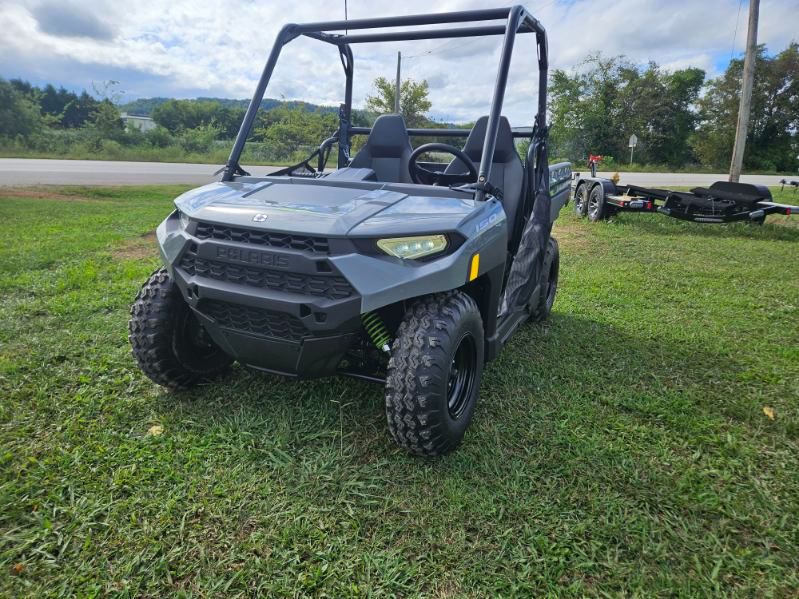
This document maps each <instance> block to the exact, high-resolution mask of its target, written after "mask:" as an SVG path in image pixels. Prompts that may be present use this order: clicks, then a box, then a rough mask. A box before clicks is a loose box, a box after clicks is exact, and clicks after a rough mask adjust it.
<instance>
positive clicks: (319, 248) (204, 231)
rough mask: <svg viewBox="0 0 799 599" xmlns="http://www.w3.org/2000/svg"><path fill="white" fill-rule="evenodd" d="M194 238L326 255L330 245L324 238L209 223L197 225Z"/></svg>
mask: <svg viewBox="0 0 799 599" xmlns="http://www.w3.org/2000/svg"><path fill="white" fill-rule="evenodd" d="M194 236H195V237H197V238H198V239H219V240H221V241H235V242H237V243H249V244H252V245H262V246H267V247H273V248H284V249H289V250H299V251H301V252H308V253H310V254H327V253H329V252H330V245H329V244H328V241H327V239H325V238H324V237H308V236H307V235H288V234H285V233H270V232H268V231H258V230H257V229H256V230H254V229H240V228H238V227H228V226H225V225H213V224H211V223H197V230H196V231H195V233H194Z"/></svg>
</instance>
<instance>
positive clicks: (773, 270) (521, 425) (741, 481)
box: [0, 188, 799, 597]
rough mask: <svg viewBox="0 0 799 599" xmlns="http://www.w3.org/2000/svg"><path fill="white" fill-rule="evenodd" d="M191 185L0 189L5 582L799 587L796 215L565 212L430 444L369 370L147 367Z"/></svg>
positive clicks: (21, 588) (177, 587)
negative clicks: (346, 375) (149, 293)
mask: <svg viewBox="0 0 799 599" xmlns="http://www.w3.org/2000/svg"><path fill="white" fill-rule="evenodd" d="M179 191H180V188H126V189H76V188H73V189H69V188H66V189H47V190H41V189H40V190H15V191H14V190H5V191H4V190H0V217H1V218H2V224H3V227H2V229H0V597H17V596H29V597H48V596H78V597H93V596H131V597H133V596H135V597H166V596H173V595H177V596H185V597H188V596H192V597H237V596H242V597H254V596H259V595H261V596H278V597H282V596H307V595H311V596H329V597H350V596H353V597H355V596H428V597H470V596H473V597H484V596H489V595H502V596H525V597H526V596H540V595H544V594H551V595H554V594H558V595H564V596H569V595H571V596H583V595H612V596H617V595H638V596H642V597H644V596H646V597H649V596H655V595H662V596H674V595H682V596H707V595H713V594H719V595H721V594H738V595H740V596H783V597H788V596H796V595H797V594H799V227H797V226H796V225H797V224H799V219H796V218H795V217H794V221H793V222H792V223H788V222H787V219H786V218H771V217H770V219H769V222H770V223H774V224H766V225H764V226H762V227H757V226H746V225H740V226H723V227H718V226H701V225H694V224H685V223H680V222H678V221H675V220H671V219H666V218H663V217H658V216H645V215H627V216H623V217H620V218H617V219H616V220H615V221H614V222H611V223H601V224H598V225H590V224H588V223H587V222H584V221H578V220H576V219H575V218H574V217H573V216H572V215H571V213H569V214H566V213H565V212H564V215H563V217H562V218H561V220H560V221H558V223H557V225H556V228H555V235H556V236H557V237H558V238H559V240H560V242H561V253H562V271H561V287H560V293H559V296H558V300H557V302H556V305H555V311H554V314H553V317H552V319H551V321H550V322H548V323H547V324H544V325H540V326H538V325H530V326H528V327H526V328H524V329H523V330H522V331H521V332H520V333H519V334H518V335H517V336H516V337H515V338H514V339H513V340H512V342H511V343H510V345H509V346H507V347H506V348H505V350H504V351H503V353H502V354H501V356H500V357H499V359H498V360H497V361H496V362H494V363H492V364H491V365H490V366H489V367H488V369H487V371H486V374H485V376H484V384H483V389H482V396H481V402H480V404H479V405H478V408H477V412H476V416H475V420H474V422H473V425H472V427H471V429H470V431H469V433H468V434H467V438H466V443H465V445H464V446H463V447H462V448H461V449H460V450H459V451H458V452H456V453H455V454H452V455H450V456H447V457H445V458H443V459H438V460H420V459H415V458H411V457H408V456H406V455H405V454H403V453H402V452H400V451H399V450H397V449H396V448H395V447H394V446H393V444H392V442H391V441H390V439H389V437H388V435H387V433H386V430H385V426H384V421H383V419H384V416H383V407H382V401H383V400H382V394H381V390H380V388H379V387H377V386H373V385H370V384H367V383H360V382H355V381H351V380H343V379H342V380H338V379H335V380H328V381H322V382H305V383H291V382H287V381H284V380H280V379H277V378H272V377H268V376H263V375H258V374H255V373H251V372H248V371H245V370H243V369H241V368H234V369H233V371H232V372H231V373H230V374H229V375H228V376H227V377H226V378H225V379H224V380H221V381H219V382H218V383H216V384H213V385H208V386H205V387H203V388H201V389H198V390H197V391H196V392H193V393H190V394H171V393H167V392H165V391H163V390H161V389H159V388H157V387H156V386H154V385H153V384H151V383H150V382H149V381H148V380H146V379H145V378H144V377H143V376H142V375H141V374H140V373H139V372H138V371H137V370H136V368H135V366H134V362H133V359H132V357H131V355H130V351H129V347H128V343H127V338H126V335H127V332H126V322H127V317H128V312H127V310H128V305H129V304H130V302H131V301H132V299H133V297H134V295H135V294H136V291H137V289H138V287H139V285H140V284H141V282H142V281H143V280H144V279H145V278H146V277H147V275H148V274H149V273H150V271H152V270H153V269H154V268H155V267H156V266H157V265H158V260H157V258H156V252H155V249H154V240H153V238H152V235H151V232H152V231H153V229H154V227H155V225H156V224H157V222H158V221H159V220H160V219H161V218H162V217H163V216H165V215H166V213H167V212H168V211H169V210H170V198H172V197H174V196H175V195H176V194H177V193H178V192H179ZM783 199H785V200H786V201H790V200H791V199H792V196H791V194H789V193H786V194H784V198H783ZM764 408H766V410H765V412H764ZM766 412H768V413H769V414H771V415H772V416H773V419H772V418H771V417H769V415H768V414H766ZM159 432H160V433H161V434H157V433H159ZM154 433H156V434H154Z"/></svg>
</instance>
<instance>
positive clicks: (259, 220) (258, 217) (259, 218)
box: [252, 213, 269, 223]
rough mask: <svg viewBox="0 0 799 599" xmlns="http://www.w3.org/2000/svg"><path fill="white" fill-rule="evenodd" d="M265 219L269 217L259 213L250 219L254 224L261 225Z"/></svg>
mask: <svg viewBox="0 0 799 599" xmlns="http://www.w3.org/2000/svg"><path fill="white" fill-rule="evenodd" d="M267 218H269V215H268V214H261V213H259V214H256V215H255V216H253V217H252V220H253V221H254V222H256V223H262V222H264V221H265V220H266V219H267Z"/></svg>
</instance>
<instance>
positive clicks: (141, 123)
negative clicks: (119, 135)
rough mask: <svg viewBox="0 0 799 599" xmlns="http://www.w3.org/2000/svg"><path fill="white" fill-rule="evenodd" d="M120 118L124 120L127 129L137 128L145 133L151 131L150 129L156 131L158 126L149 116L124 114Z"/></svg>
mask: <svg viewBox="0 0 799 599" xmlns="http://www.w3.org/2000/svg"><path fill="white" fill-rule="evenodd" d="M119 117H120V118H121V119H122V122H123V123H125V128H126V129H133V128H136V129H138V130H139V131H141V132H145V131H149V130H150V129H155V128H156V126H157V125H156V124H155V121H154V120H153V119H151V118H150V117H148V116H138V115H135V114H128V113H127V112H123V113H122V114H120V115H119Z"/></svg>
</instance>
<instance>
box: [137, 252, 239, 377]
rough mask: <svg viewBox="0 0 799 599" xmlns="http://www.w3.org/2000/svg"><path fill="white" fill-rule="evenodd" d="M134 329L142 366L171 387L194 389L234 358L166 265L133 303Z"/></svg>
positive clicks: (145, 371) (142, 289) (224, 368)
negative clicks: (211, 332) (213, 337)
mask: <svg viewBox="0 0 799 599" xmlns="http://www.w3.org/2000/svg"><path fill="white" fill-rule="evenodd" d="M128 332H129V335H128V339H129V340H130V345H131V348H132V349H133V356H134V357H135V358H136V362H137V363H138V365H139V368H140V369H141V371H142V372H143V373H144V374H145V375H147V377H148V378H149V379H150V380H152V381H153V382H154V383H157V384H159V385H162V386H164V387H167V388H168V389H173V390H179V389H188V388H190V387H193V386H194V385H196V384H197V383H200V382H203V381H208V380H211V379H213V378H215V377H217V376H219V375H220V374H222V373H223V372H224V371H225V370H227V368H228V367H229V366H230V364H231V363H232V362H233V359H232V358H231V357H230V356H228V355H227V354H225V353H224V352H223V351H222V350H221V349H219V348H218V347H217V346H216V345H215V344H214V342H213V341H212V340H211V338H210V337H209V336H208V334H207V333H206V332H205V329H204V328H203V326H202V324H201V323H200V321H199V320H198V319H197V316H196V315H195V314H194V312H193V311H192V309H191V308H190V307H189V305H188V304H187V303H186V302H185V301H183V297H182V296H181V294H180V290H179V289H178V286H177V285H176V284H175V282H174V281H173V280H172V278H171V277H170V276H169V273H168V272H167V270H166V269H165V268H159V269H158V270H156V271H155V272H154V273H153V274H152V275H151V276H150V278H149V279H148V280H147V281H146V282H145V283H144V285H142V287H141V289H140V290H139V293H138V295H137V296H136V300H135V301H134V302H133V305H132V306H131V308H130V321H129V322H128Z"/></svg>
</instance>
